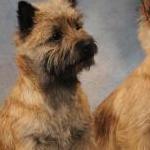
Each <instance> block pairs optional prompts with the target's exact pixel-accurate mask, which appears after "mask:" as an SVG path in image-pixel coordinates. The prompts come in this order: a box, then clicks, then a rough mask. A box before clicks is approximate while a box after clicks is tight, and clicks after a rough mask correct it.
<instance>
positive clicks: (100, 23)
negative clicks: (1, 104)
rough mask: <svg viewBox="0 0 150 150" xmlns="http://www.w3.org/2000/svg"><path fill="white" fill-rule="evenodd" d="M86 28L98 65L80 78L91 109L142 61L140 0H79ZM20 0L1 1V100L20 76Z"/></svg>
mask: <svg viewBox="0 0 150 150" xmlns="http://www.w3.org/2000/svg"><path fill="white" fill-rule="evenodd" d="M41 1H42V0H41ZM78 1H79V7H80V8H81V9H83V10H82V11H83V12H84V13H85V27H86V28H87V29H88V30H89V31H90V33H91V34H92V35H93V36H94V37H95V38H96V40H97V43H98V45H99V53H98V55H97V56H96V65H95V66H94V67H93V68H92V69H91V70H90V72H84V73H82V74H81V76H80V78H81V81H82V83H83V88H84V89H85V91H86V93H87V95H88V97H89V101H90V104H91V106H92V108H94V107H95V106H96V105H98V104H99V103H100V102H101V101H102V100H103V99H104V98H105V97H106V96H107V95H108V94H110V92H111V91H112V90H113V89H114V88H115V87H117V85H118V84H120V83H121V82H122V80H123V79H124V78H125V77H126V76H127V75H128V74H129V73H130V72H131V71H132V70H133V69H134V68H136V66H138V64H139V63H141V61H142V60H143V57H144V54H143V51H142V50H141V48H140V45H139V43H138V40H137V24H138V5H139V4H138V1H137V0H78ZM16 7H17V0H0V100H1V101H3V100H4V98H5V97H6V96H7V94H8V93H9V90H10V89H11V87H12V86H13V84H14V83H15V80H16V78H17V69H16V66H15V47H14V45H13V40H12V37H13V32H14V31H15V29H16Z"/></svg>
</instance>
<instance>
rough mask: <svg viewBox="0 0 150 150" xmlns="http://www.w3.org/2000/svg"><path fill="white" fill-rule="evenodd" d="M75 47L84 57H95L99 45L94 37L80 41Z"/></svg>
mask: <svg viewBox="0 0 150 150" xmlns="http://www.w3.org/2000/svg"><path fill="white" fill-rule="evenodd" d="M75 49H76V50H77V51H78V52H79V53H80V54H81V56H82V57H87V58H89V57H93V56H94V54H96V53H97V45H96V44H95V42H94V40H93V39H92V38H90V39H86V40H81V41H78V42H77V43H76V45H75Z"/></svg>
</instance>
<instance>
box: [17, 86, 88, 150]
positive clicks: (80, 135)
mask: <svg viewBox="0 0 150 150" xmlns="http://www.w3.org/2000/svg"><path fill="white" fill-rule="evenodd" d="M22 94H23V93H22ZM28 94H29V93H28ZM31 94H32V96H31V95H29V97H36V96H33V94H34V92H32V93H31ZM36 95H37V94H36ZM38 97H40V96H38ZM42 98H43V100H42V101H43V103H42V104H40V106H39V107H35V108H34V107H30V110H29V108H27V110H26V108H21V112H20V113H17V114H20V118H21V119H19V121H18V122H16V124H15V126H16V127H15V129H16V128H17V127H18V126H20V129H21V130H19V131H17V132H18V133H17V134H18V139H19V140H20V141H27V143H29V141H30V142H31V141H32V144H31V145H32V146H31V147H36V150H47V149H53V150H72V149H77V148H74V147H77V146H76V145H80V144H78V143H82V144H83V143H84V142H85V143H86V142H87V141H88V139H90V123H91V121H90V120H91V115H90V113H89V111H87V110H88V105H87V104H86V97H85V96H84V94H83V93H82V91H81V90H80V88H79V89H78V90H77V91H76V90H74V89H69V90H68V89H66V90H65V91H64V90H59V89H57V91H56V90H54V91H53V90H51V92H50V93H49V94H48V95H47V96H45V97H42ZM26 99H28V98H27V96H26ZM28 101H29V99H28ZM17 105H18V104H17ZM17 107H18V106H17ZM23 107H24V106H23ZM22 110H23V111H24V112H22ZM21 113H23V115H21ZM22 122H23V123H24V124H22ZM22 129H23V130H22ZM17 130H18V129H17ZM81 141H82V142H81ZM24 144H25V143H24ZM25 145H27V144H25Z"/></svg>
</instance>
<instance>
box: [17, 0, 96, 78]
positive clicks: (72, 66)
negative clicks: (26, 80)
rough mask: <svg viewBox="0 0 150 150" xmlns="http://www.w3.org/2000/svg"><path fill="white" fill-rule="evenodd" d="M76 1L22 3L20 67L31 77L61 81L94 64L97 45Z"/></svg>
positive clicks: (19, 17)
mask: <svg viewBox="0 0 150 150" xmlns="http://www.w3.org/2000/svg"><path fill="white" fill-rule="evenodd" d="M76 5H77V3H76V1H75V0H52V1H51V2H47V3H42V4H41V3H39V4H37V5H32V4H30V3H28V2H25V1H21V2H19V4H18V23H19V27H18V32H17V34H16V45H17V47H18V64H19V66H20V68H21V69H22V70H23V71H24V72H28V74H31V73H32V74H33V73H34V74H39V75H40V74H41V72H42V73H44V74H47V76H49V77H50V78H51V77H53V79H54V78H55V79H61V78H67V77H72V76H76V75H77V74H78V73H79V72H80V71H81V70H82V69H84V68H89V67H90V66H91V65H92V64H93V63H94V55H95V54H96V53H97V46H96V44H95V41H94V39H93V37H92V36H91V35H89V34H88V33H87V32H86V31H85V29H84V28H83V22H82V17H83V16H82V14H81V13H80V12H79V10H77V8H76Z"/></svg>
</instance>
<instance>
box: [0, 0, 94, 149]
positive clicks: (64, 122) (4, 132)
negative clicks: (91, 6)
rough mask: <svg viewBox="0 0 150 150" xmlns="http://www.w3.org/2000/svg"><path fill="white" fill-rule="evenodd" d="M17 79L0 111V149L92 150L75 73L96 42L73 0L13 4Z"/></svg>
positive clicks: (87, 111)
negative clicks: (85, 27)
mask: <svg viewBox="0 0 150 150" xmlns="http://www.w3.org/2000/svg"><path fill="white" fill-rule="evenodd" d="M17 13H18V23H19V25H18V31H17V33H16V38H15V39H16V46H17V49H18V50H17V64H18V67H19V77H18V80H17V82H16V85H15V86H14V88H13V90H12V92H11V93H10V95H9V96H8V98H7V99H6V101H5V103H4V106H3V107H2V109H1V111H0V150H95V144H94V140H93V138H92V137H93V135H92V117H91V113H90V109H89V105H88V102H87V98H86V96H85V94H84V93H83V91H82V89H81V86H80V82H79V80H78V76H77V75H78V73H79V72H81V71H82V70H83V69H88V68H89V67H90V66H91V65H92V64H93V63H94V55H95V54H96V52H97V46H96V44H95V41H94V39H93V38H92V37H91V36H90V35H89V34H88V33H87V32H86V31H85V30H84V28H83V26H82V14H81V13H79V11H78V9H77V8H76V1H75V0H51V1H49V2H45V3H42V4H40V3H39V4H36V5H32V4H30V3H28V2H25V1H21V2H19V4H18V11H17Z"/></svg>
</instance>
